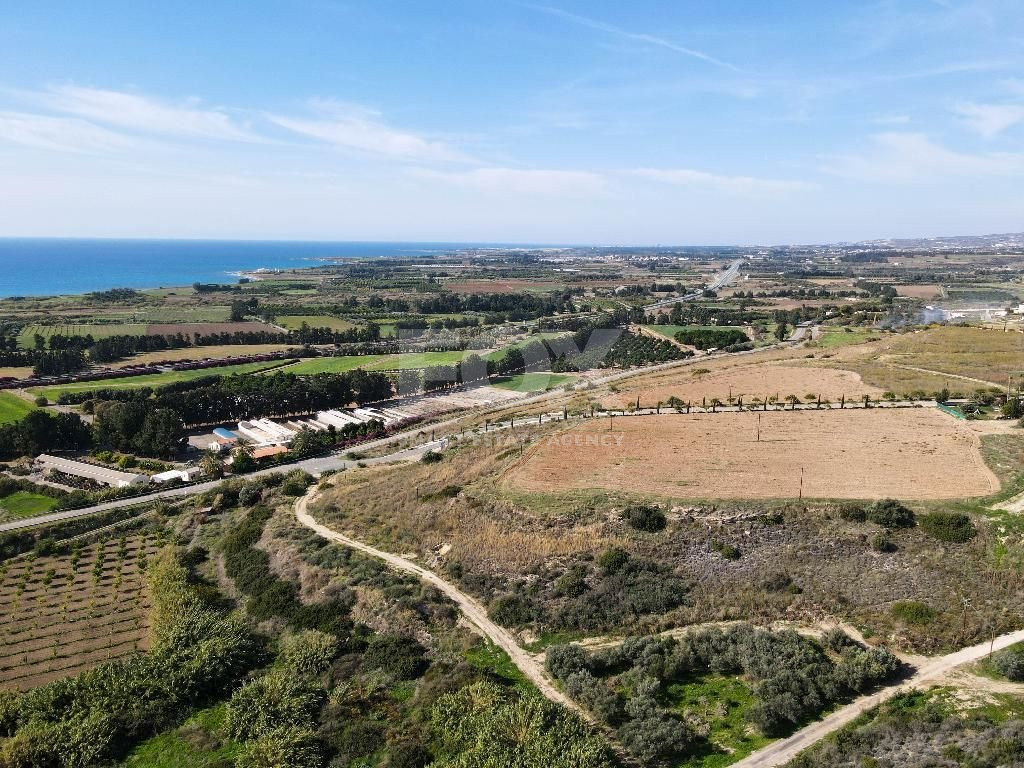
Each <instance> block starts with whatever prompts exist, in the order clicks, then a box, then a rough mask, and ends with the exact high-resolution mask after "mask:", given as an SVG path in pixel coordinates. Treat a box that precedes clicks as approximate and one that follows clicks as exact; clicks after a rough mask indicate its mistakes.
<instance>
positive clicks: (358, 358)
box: [288, 350, 487, 376]
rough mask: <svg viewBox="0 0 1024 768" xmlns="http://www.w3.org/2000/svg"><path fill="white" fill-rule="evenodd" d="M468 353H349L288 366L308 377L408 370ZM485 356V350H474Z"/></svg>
mask: <svg viewBox="0 0 1024 768" xmlns="http://www.w3.org/2000/svg"><path fill="white" fill-rule="evenodd" d="M469 354H473V353H472V352H468V351H467V352H460V351H458V350H455V351H452V352H407V353H403V354H397V355H349V356H344V357H317V358H311V359H308V360H302V361H300V362H299V363H297V364H295V365H291V366H289V367H288V372H289V373H294V374H296V375H300V376H308V375H311V374H314V373H341V372H343V371H351V370H353V369H355V368H363V369H364V370H367V371H391V370H411V369H414V368H428V367H430V366H434V365H455V364H456V363H459V362H462V360H463V359H464V358H465V357H466V355H469ZM476 354H479V355H480V356H481V357H486V356H487V353H486V352H485V351H482V352H477V353H476Z"/></svg>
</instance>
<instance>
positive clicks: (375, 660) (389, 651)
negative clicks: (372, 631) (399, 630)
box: [363, 635, 430, 680]
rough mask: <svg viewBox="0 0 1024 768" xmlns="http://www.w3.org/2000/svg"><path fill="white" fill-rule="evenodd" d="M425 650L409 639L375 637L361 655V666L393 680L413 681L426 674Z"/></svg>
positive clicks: (384, 636) (390, 636)
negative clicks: (382, 673) (381, 673)
mask: <svg viewBox="0 0 1024 768" xmlns="http://www.w3.org/2000/svg"><path fill="white" fill-rule="evenodd" d="M426 654H427V649H426V648H424V647H423V646H422V645H420V644H419V643H418V642H416V641H415V640H414V639H413V638H411V637H401V636H397V635H377V636H375V637H374V638H373V639H372V640H370V643H369V645H368V646H367V648H366V651H365V652H364V653H363V666H364V667H365V668H366V669H376V670H380V671H382V672H384V673H385V674H387V675H388V676H389V677H392V678H394V679H395V680H415V679H416V678H417V677H420V676H421V675H422V674H423V673H424V672H426V670H427V667H428V666H429V665H430V663H429V662H428V661H427V657H426Z"/></svg>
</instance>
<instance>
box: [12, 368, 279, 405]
mask: <svg viewBox="0 0 1024 768" xmlns="http://www.w3.org/2000/svg"><path fill="white" fill-rule="evenodd" d="M286 363H287V361H281V360H270V361H267V362H263V363H243V364H241V365H222V366H217V367H214V368H201V369H197V370H193V371H168V372H167V373H149V374H145V375H143V376H124V377H120V378H115V379H103V380H101V381H82V382H78V383H74V384H58V385H55V386H52V387H33V388H32V389H31V390H30V391H31V392H32V394H33V395H37V396H38V395H42V396H43V397H46V398H49V399H50V400H51V401H56V400H57V399H58V398H59V397H60V396H61V395H62V394H64V393H65V392H92V391H95V390H98V389H136V388H138V387H162V386H165V385H167V384H177V383H179V382H182V381H194V380H195V379H202V378H206V377H207V376H243V375H245V374H249V373H257V372H259V371H267V370H270V369H272V368H280V367H282V365H283V364H286ZM289 370H291V369H290V368H289Z"/></svg>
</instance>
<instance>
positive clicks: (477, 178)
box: [417, 168, 606, 197]
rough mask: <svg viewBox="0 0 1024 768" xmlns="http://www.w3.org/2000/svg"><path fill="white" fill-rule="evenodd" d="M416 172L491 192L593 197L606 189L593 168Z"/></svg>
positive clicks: (603, 179) (603, 181) (445, 181)
mask: <svg viewBox="0 0 1024 768" xmlns="http://www.w3.org/2000/svg"><path fill="white" fill-rule="evenodd" d="M417 174H418V175H420V176H422V177H425V178H428V179H433V180H435V181H440V182H444V183H447V184H453V185H456V186H460V187H466V188H469V189H476V190H480V191H482V192H490V193H501V192H512V193H515V194H525V195H538V196H545V197H565V196H569V197H578V196H591V195H594V194H598V193H601V192H603V191H605V189H606V180H605V178H604V176H602V175H601V174H599V173H594V172H592V171H564V170H552V169H543V168H541V169H519V168H475V169H473V170H471V171H452V172H445V171H432V170H426V169H421V170H419V171H417Z"/></svg>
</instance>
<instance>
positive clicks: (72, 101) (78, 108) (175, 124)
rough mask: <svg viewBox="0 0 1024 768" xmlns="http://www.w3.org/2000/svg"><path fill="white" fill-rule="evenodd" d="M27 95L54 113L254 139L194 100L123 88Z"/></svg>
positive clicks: (57, 89) (176, 132)
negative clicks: (160, 98)
mask: <svg viewBox="0 0 1024 768" xmlns="http://www.w3.org/2000/svg"><path fill="white" fill-rule="evenodd" d="M30 98H31V99H32V100H34V101H36V102H37V103H40V104H42V105H44V106H46V107H47V108H49V109H52V110H54V111H56V112H63V113H66V114H71V115H75V116H77V117H81V118H85V119H88V120H92V121H95V122H98V123H105V124H107V125H114V126H118V127H119V128H127V129H129V130H135V131H140V132H146V133H157V134H162V135H168V136H188V137H196V138H206V139H222V140H229V141H255V140H258V138H257V137H256V136H255V135H254V134H253V133H251V132H250V131H249V130H248V129H246V128H244V127H242V126H240V125H238V124H237V123H236V122H235V121H234V120H233V119H232V118H231V117H230V116H229V115H228V114H227V113H225V112H223V111H221V110H219V109H208V108H202V107H200V106H199V105H198V102H196V101H195V100H189V101H187V102H185V103H182V104H169V103H166V102H161V101H157V100H156V99H152V98H149V97H147V96H142V95H139V94H135V93H127V92H125V91H113V90H106V89H102V88H83V87H79V86H74V85H61V86H53V87H51V88H49V89H48V90H46V91H44V92H42V93H39V94H33V95H31V96H30Z"/></svg>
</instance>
